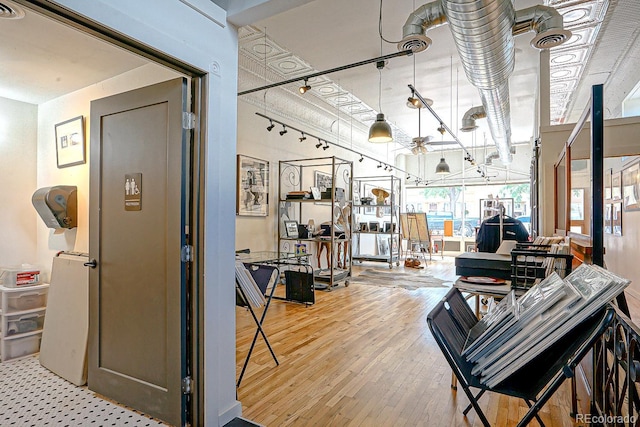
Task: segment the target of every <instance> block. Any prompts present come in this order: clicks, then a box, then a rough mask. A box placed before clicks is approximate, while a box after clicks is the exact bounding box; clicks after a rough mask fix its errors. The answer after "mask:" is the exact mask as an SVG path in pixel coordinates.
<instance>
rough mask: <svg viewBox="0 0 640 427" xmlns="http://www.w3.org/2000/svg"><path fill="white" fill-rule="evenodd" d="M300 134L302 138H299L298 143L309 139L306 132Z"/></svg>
mask: <svg viewBox="0 0 640 427" xmlns="http://www.w3.org/2000/svg"><path fill="white" fill-rule="evenodd" d="M300 133H301V134H302V136H300V138H298V141H300V142H302V141H304V140H306V139H307V137H306V136H304V132H300Z"/></svg>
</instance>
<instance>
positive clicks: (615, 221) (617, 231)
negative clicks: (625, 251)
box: [611, 202, 622, 236]
mask: <svg viewBox="0 0 640 427" xmlns="http://www.w3.org/2000/svg"><path fill="white" fill-rule="evenodd" d="M611 229H612V231H613V235H614V236H622V202H616V203H612V205H611Z"/></svg>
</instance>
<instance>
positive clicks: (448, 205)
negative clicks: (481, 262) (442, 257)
mask: <svg viewBox="0 0 640 427" xmlns="http://www.w3.org/2000/svg"><path fill="white" fill-rule="evenodd" d="M487 199H492V200H495V201H498V202H499V201H500V200H507V199H512V200H513V205H512V207H510V209H512V211H511V212H507V213H508V214H510V215H512V216H513V217H515V218H518V219H519V220H520V221H522V223H523V224H524V226H525V227H527V229H528V230H529V232H531V217H530V214H531V206H530V200H531V196H530V185H529V183H517V184H491V185H474V186H469V185H468V186H465V187H464V189H463V187H462V186H452V187H417V188H407V197H406V199H405V200H406V201H407V202H406V204H405V206H404V207H403V208H404V209H403V210H404V211H405V212H426V214H427V222H428V225H429V231H431V233H433V234H444V230H445V221H452V223H453V235H454V236H462V237H474V236H475V232H476V227H479V226H480V223H481V221H482V208H481V200H487Z"/></svg>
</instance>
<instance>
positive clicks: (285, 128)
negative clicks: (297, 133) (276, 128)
mask: <svg viewBox="0 0 640 427" xmlns="http://www.w3.org/2000/svg"><path fill="white" fill-rule="evenodd" d="M279 133H280V136H282V135H284V134H285V133H287V127H286V126H285V125H282V130H281V131H280V132H279Z"/></svg>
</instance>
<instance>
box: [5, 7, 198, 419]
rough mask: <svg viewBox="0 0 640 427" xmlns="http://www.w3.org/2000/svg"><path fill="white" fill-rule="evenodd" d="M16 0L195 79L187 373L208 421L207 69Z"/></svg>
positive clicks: (64, 12)
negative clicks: (206, 261)
mask: <svg viewBox="0 0 640 427" xmlns="http://www.w3.org/2000/svg"><path fill="white" fill-rule="evenodd" d="M12 1H14V2H15V3H17V4H20V5H22V6H24V7H25V8H27V9H31V10H33V11H35V12H38V13H40V14H42V15H44V16H46V17H48V18H51V19H53V20H55V21H58V22H61V23H63V24H65V25H68V26H70V27H73V28H75V29H77V30H78V31H81V32H83V33H86V34H89V35H92V36H94V37H96V38H98V39H101V40H103V41H105V42H107V43H110V44H112V45H116V46H119V47H121V48H123V49H125V50H127V51H129V52H131V53H133V54H136V55H139V56H142V57H144V58H146V59H147V60H149V61H151V62H154V63H157V64H160V65H164V66H166V67H168V68H171V69H173V70H175V71H176V72H179V73H181V74H184V75H185V76H187V77H189V78H190V80H191V84H190V89H189V90H190V100H189V104H190V105H189V107H190V110H191V112H192V113H193V114H194V115H195V118H196V120H195V126H194V128H193V131H192V132H191V141H190V150H191V152H190V154H191V156H190V157H191V163H190V165H189V170H188V171H187V172H188V174H189V183H190V185H189V187H190V190H191V191H190V192H189V194H187V195H186V197H187V198H188V203H187V205H188V206H189V212H188V214H187V218H186V222H187V223H188V224H189V225H188V233H187V234H188V242H187V244H190V245H191V246H192V247H193V250H194V253H193V257H192V261H191V262H189V263H188V267H187V288H188V289H187V313H186V314H185V315H186V319H185V320H186V325H187V329H188V331H187V346H186V347H187V348H183V349H182V351H183V353H184V354H185V356H186V358H187V363H188V368H187V369H188V372H187V374H188V375H189V376H190V377H191V379H192V384H191V387H190V388H191V394H190V396H191V398H190V399H188V403H187V409H188V410H189V412H190V414H191V417H190V418H191V424H192V425H204V411H205V408H204V219H205V216H204V180H205V170H206V169H205V166H206V158H205V149H206V140H205V137H206V129H207V120H206V117H207V110H206V105H207V93H208V92H207V89H208V87H207V86H208V76H207V72H205V71H204V70H201V69H199V68H197V67H194V66H192V65H190V64H188V63H186V62H183V61H180V60H178V59H176V58H174V57H172V56H170V55H167V54H164V53H163V52H160V51H158V50H156V49H153V48H151V47H149V46H147V45H144V44H142V43H139V42H137V41H135V40H133V39H131V38H129V37H127V36H125V35H124V34H121V33H118V32H116V31H113V30H111V29H110V28H107V27H105V26H103V25H101V24H100V23H98V22H95V21H93V20H91V19H88V18H86V17H84V16H81V15H79V14H76V13H73V12H72V11H70V10H68V9H66V8H64V7H62V6H59V5H56V4H53V3H50V2H48V1H46V0H12ZM134 409H135V408H134Z"/></svg>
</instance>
